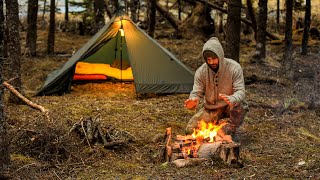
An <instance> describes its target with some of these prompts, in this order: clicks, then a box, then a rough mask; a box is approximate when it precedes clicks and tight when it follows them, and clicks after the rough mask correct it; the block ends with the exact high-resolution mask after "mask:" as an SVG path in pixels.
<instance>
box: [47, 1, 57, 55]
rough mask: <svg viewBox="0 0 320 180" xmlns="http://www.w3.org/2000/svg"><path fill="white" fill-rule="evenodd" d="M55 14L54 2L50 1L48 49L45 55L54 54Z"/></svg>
mask: <svg viewBox="0 0 320 180" xmlns="http://www.w3.org/2000/svg"><path fill="white" fill-rule="evenodd" d="M55 13H56V5H55V0H51V1H50V24H49V33H48V47H47V53H48V54H53V53H54V40H55V28H56V25H55V21H56V20H55Z"/></svg>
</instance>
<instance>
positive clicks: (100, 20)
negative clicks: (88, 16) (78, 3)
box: [93, 0, 105, 32]
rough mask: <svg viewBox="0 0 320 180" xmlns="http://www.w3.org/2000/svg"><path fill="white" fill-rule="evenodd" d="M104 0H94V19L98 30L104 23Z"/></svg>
mask: <svg viewBox="0 0 320 180" xmlns="http://www.w3.org/2000/svg"><path fill="white" fill-rule="evenodd" d="M104 6H105V2H104V0H94V3H93V7H94V21H95V26H96V28H95V29H96V32H97V31H98V30H99V29H101V28H102V27H103V26H104V25H105V22H104Z"/></svg>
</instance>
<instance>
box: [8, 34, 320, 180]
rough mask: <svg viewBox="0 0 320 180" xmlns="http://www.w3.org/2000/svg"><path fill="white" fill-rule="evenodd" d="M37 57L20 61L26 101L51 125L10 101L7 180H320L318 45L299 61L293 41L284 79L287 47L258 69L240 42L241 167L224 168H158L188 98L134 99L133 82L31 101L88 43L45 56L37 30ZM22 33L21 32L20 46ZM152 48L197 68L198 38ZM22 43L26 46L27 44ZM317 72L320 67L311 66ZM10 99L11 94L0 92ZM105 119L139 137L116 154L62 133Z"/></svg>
mask: <svg viewBox="0 0 320 180" xmlns="http://www.w3.org/2000/svg"><path fill="white" fill-rule="evenodd" d="M39 34H40V35H39V38H38V42H39V46H38V48H39V49H38V51H39V53H38V57H36V58H31V57H28V56H27V55H26V56H23V58H22V79H23V87H24V90H25V92H26V96H27V97H29V99H31V100H32V101H33V102H35V103H38V104H40V105H42V106H44V107H45V108H47V109H49V119H48V118H46V116H45V115H44V114H43V113H41V112H40V111H38V110H35V109H32V108H31V107H30V106H27V105H15V104H6V106H5V113H6V116H7V117H8V118H7V122H8V125H9V126H8V131H9V135H10V137H11V146H10V152H11V161H12V164H11V166H10V168H9V169H8V170H7V171H6V172H4V173H3V175H4V176H6V177H9V178H12V179H320V173H319V172H320V168H319V167H320V129H319V127H320V118H319V110H317V108H316V102H317V100H318V101H319V99H317V98H319V95H318V93H319V90H318V91H316V90H315V89H314V88H315V85H316V83H319V82H316V81H315V78H314V74H315V72H316V71H319V65H318V64H320V58H319V57H320V48H319V47H320V46H319V45H320V41H319V40H316V39H311V40H310V47H309V54H308V55H306V56H302V55H300V54H299V51H300V41H299V40H295V42H294V55H293V57H294V63H293V67H292V72H293V73H291V76H290V78H287V77H288V76H287V74H290V73H288V72H285V71H284V68H283V65H282V64H283V60H282V59H283V58H282V56H283V52H284V51H283V50H284V43H281V44H278V45H272V44H271V43H270V41H269V43H268V45H267V48H268V49H267V58H266V61H265V62H264V63H253V62H252V57H253V55H254V51H255V45H254V42H253V41H252V40H251V39H252V37H248V36H243V37H242V44H241V52H240V55H241V59H240V63H241V65H242V67H243V69H244V75H245V79H246V96H247V97H246V99H247V101H248V103H249V106H250V110H249V113H248V114H247V116H246V118H245V120H244V123H243V125H242V126H241V127H240V129H239V133H238V136H239V141H240V143H241V149H240V156H241V159H242V161H243V165H244V166H243V167H241V168H239V167H233V166H229V165H227V164H224V163H222V162H217V161H208V162H206V163H203V164H200V165H197V166H192V167H185V168H177V167H175V166H174V165H173V164H171V163H166V162H159V161H158V160H157V157H158V156H159V144H158V143H155V142H154V141H152V139H153V138H154V137H155V136H156V135H157V134H159V133H160V134H164V133H165V132H166V128H167V127H171V128H172V133H173V134H174V135H176V134H184V128H185V126H186V123H187V122H188V121H189V119H190V118H191V117H192V116H193V115H194V113H195V111H189V110H186V109H184V107H183V102H184V100H185V99H187V98H188V94H172V95H162V96H159V95H153V96H149V97H145V98H141V97H140V98H138V97H137V95H136V93H135V91H134V85H133V84H132V83H122V84H121V83H114V82H107V83H88V84H78V85H74V86H73V87H72V92H71V93H69V94H66V95H63V96H45V97H36V96H33V95H34V94H35V93H36V92H37V90H38V89H39V88H40V87H41V86H42V84H43V82H44V81H45V79H46V76H47V75H48V74H49V73H50V72H52V71H53V70H54V69H56V68H58V67H60V66H61V65H62V64H63V63H64V62H66V61H67V60H68V57H67V56H66V55H70V54H71V53H72V50H73V49H78V48H80V47H81V46H82V45H83V44H84V43H85V42H87V41H88V40H89V39H90V37H89V36H85V37H83V36H78V35H76V34H75V33H68V32H66V33H62V32H57V34H56V47H55V51H56V52H57V54H55V55H53V56H47V55H44V54H45V48H46V40H45V39H46V37H47V36H46V32H44V31H40V32H39ZM23 37H24V35H22V42H24V39H23ZM157 41H158V42H159V43H160V44H161V45H163V46H164V47H166V48H167V49H168V50H169V51H171V52H172V53H173V54H175V55H176V56H177V57H178V59H180V60H181V61H182V62H183V63H184V64H186V65H187V66H188V67H189V68H190V69H192V70H193V71H195V70H196V69H197V68H198V67H199V66H200V65H201V64H202V63H203V60H202V59H201V56H199V55H200V52H201V50H202V46H203V43H204V42H203V41H202V40H196V39H193V40H185V39H171V38H161V39H157ZM23 46H24V45H22V47H23ZM23 52H24V49H23ZM316 67H318V69H317V68H316ZM6 94H8V92H7V91H6ZM97 114H100V115H101V126H102V127H103V129H104V130H105V129H107V128H108V127H110V126H112V127H114V128H115V129H118V130H119V131H122V132H127V133H129V134H131V135H132V136H134V137H135V140H134V141H130V142H128V143H127V144H126V145H124V146H119V147H114V148H112V149H106V148H103V147H102V146H101V145H99V144H95V145H90V146H89V145H88V143H87V142H86V140H85V139H84V138H83V137H79V136H77V135H76V134H70V135H68V132H69V130H70V128H71V127H72V125H73V124H74V123H76V122H78V121H79V120H81V119H82V118H84V117H94V116H96V115H97Z"/></svg>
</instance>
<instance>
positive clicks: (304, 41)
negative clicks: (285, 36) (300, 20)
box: [301, 0, 311, 55]
mask: <svg viewBox="0 0 320 180" xmlns="http://www.w3.org/2000/svg"><path fill="white" fill-rule="evenodd" d="M310 18H311V0H306V13H305V17H304V30H303V39H302V45H301V46H302V47H301V49H302V51H301V54H302V55H307V54H308V39H309V30H310Z"/></svg>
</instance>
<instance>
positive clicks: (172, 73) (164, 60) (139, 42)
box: [37, 14, 194, 95]
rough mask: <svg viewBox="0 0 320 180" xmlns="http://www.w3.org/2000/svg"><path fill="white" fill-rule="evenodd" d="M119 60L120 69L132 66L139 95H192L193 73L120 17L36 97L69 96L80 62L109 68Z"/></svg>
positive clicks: (48, 80)
mask: <svg viewBox="0 0 320 180" xmlns="http://www.w3.org/2000/svg"><path fill="white" fill-rule="evenodd" d="M116 60H118V61H119V60H120V61H121V63H120V64H121V66H122V64H127V65H129V66H130V68H131V70H132V76H133V81H134V85H135V90H136V92H137V93H141V94H145V93H157V94H167V93H189V92H190V91H191V90H192V86H193V77H194V73H193V72H192V71H191V70H189V69H188V68H187V67H186V66H185V65H184V64H183V63H182V62H180V61H179V60H178V59H177V58H176V57H175V56H174V55H173V54H172V53H170V52H169V51H168V50H167V49H165V48H164V47H162V46H161V45H160V44H159V43H157V42H156V41H155V40H154V39H152V38H151V37H150V36H148V35H147V34H146V33H145V32H144V31H143V30H141V29H140V28H139V27H138V26H137V25H136V24H135V23H134V22H132V21H131V20H130V19H129V18H128V17H127V16H125V15H119V14H118V15H115V16H114V17H112V18H111V19H110V21H109V22H108V23H107V24H106V25H105V26H104V27H103V28H102V29H101V30H100V31H99V32H98V33H97V34H95V35H94V36H93V37H92V38H91V39H90V40H89V41H88V42H87V43H86V44H85V45H84V46H83V47H81V48H80V49H79V50H78V51H77V52H76V53H75V54H74V55H73V56H72V57H71V58H70V59H69V60H68V61H67V62H66V63H65V64H64V65H63V66H62V68H60V69H58V70H56V71H54V72H52V73H51V74H49V75H48V77H47V79H46V81H45V83H44V85H43V87H42V88H41V89H40V90H39V92H38V93H37V95H53V94H59V95H61V94H64V93H66V92H69V91H70V89H71V85H72V82H73V77H74V74H75V70H76V65H77V64H78V63H79V62H81V63H93V64H105V65H107V64H112V63H114V62H115V61H116ZM120 69H122V70H123V68H120ZM121 73H122V71H121ZM121 80H122V79H121Z"/></svg>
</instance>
